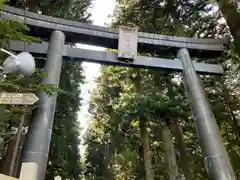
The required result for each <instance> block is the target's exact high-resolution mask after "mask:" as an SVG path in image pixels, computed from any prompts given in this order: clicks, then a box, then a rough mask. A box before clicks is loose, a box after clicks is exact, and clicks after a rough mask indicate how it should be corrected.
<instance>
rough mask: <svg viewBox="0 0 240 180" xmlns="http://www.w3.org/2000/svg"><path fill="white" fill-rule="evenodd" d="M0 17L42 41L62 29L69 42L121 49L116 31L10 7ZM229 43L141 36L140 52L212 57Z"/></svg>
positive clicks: (145, 34) (218, 40)
mask: <svg viewBox="0 0 240 180" xmlns="http://www.w3.org/2000/svg"><path fill="white" fill-rule="evenodd" d="M0 18H1V19H5V20H14V21H18V22H23V23H26V24H28V25H29V26H30V27H34V28H32V31H35V34H36V35H37V36H39V37H41V38H43V39H49V37H50V34H51V32H52V31H53V30H60V31H63V32H64V33H65V35H66V42H72V43H85V44H91V45H96V46H102V47H106V48H113V49H117V47H118V30H117V29H110V28H105V27H100V26H94V25H89V24H85V23H80V22H77V21H71V20H65V19H60V18H54V17H51V16H45V15H42V14H37V13H32V12H28V11H24V10H21V9H17V8H13V7H8V6H7V7H6V8H4V9H3V10H1V17H0ZM33 34H34V33H33ZM226 44H228V40H227V39H196V38H187V37H176V36H165V35H158V34H151V33H144V32H139V33H138V52H153V51H154V52H155V53H157V54H162V55H167V54H176V52H177V50H178V49H179V48H187V49H188V50H189V52H190V54H191V56H192V57H208V58H211V57H216V56H219V54H220V53H221V52H222V51H223V50H224V47H225V45H226Z"/></svg>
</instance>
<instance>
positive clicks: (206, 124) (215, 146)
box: [177, 49, 235, 180]
mask: <svg viewBox="0 0 240 180" xmlns="http://www.w3.org/2000/svg"><path fill="white" fill-rule="evenodd" d="M177 57H178V58H179V59H181V61H182V64H183V74H184V81H185V85H186V91H187V95H188V98H189V100H190V105H191V108H192V111H193V117H194V120H195V123H196V129H197V135H198V139H199V142H200V146H201V149H202V151H203V155H204V162H205V165H206V169H207V172H208V178H209V180H235V177H234V173H233V169H232V166H231V163H230V160H229V157H228V154H227V151H226V149H225V147H224V144H223V140H222V138H221V135H220V130H219V128H218V125H217V123H216V120H215V117H214V115H213V112H212V110H211V108H210V105H209V103H208V101H207V99H206V97H205V95H204V90H203V86H202V84H201V82H200V80H199V78H198V75H197V73H196V71H195V69H194V66H193V63H192V60H191V58H190V55H189V52H188V50H187V49H180V50H179V51H178V55H177Z"/></svg>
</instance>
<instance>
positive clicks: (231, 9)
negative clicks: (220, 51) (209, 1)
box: [218, 0, 240, 55]
mask: <svg viewBox="0 0 240 180" xmlns="http://www.w3.org/2000/svg"><path fill="white" fill-rule="evenodd" d="M218 2H219V7H220V10H221V12H222V13H223V16H224V18H225V19H226V21H227V24H228V26H229V28H230V31H231V34H232V36H233V38H234V44H235V50H236V53H238V54H239V55H240V25H239V24H240V13H239V12H238V8H237V3H236V2H233V1H232V0H218Z"/></svg>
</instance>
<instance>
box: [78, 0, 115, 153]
mask: <svg viewBox="0 0 240 180" xmlns="http://www.w3.org/2000/svg"><path fill="white" fill-rule="evenodd" d="M115 4H116V0H94V1H93V5H92V7H91V8H90V9H89V11H90V12H91V14H92V18H91V19H92V20H93V24H94V25H98V26H105V24H106V23H107V24H108V23H109V22H110V21H111V19H110V18H109V15H112V13H113V10H114V8H115ZM77 47H78V48H82V49H91V50H97V51H105V50H106V48H103V47H96V46H90V45H84V44H77ZM83 68H84V75H85V76H86V80H85V81H86V83H85V84H83V85H82V86H81V90H82V93H81V97H82V98H83V101H82V104H83V106H81V110H80V112H79V113H78V120H79V121H80V124H81V129H82V130H81V139H82V136H83V135H84V133H85V132H86V130H87V128H88V126H89V124H90V122H91V116H90V114H89V113H88V107H89V101H90V99H91V93H90V92H91V91H92V90H93V89H94V87H96V84H95V83H94V80H95V79H96V78H97V77H98V76H99V74H100V64H94V63H87V62H83ZM80 153H81V154H83V153H84V146H82V145H81V146H80Z"/></svg>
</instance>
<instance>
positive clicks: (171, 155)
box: [162, 123, 179, 180]
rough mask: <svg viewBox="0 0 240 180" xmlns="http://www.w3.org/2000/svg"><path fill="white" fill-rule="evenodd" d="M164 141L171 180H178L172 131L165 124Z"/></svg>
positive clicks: (163, 130) (163, 129)
mask: <svg viewBox="0 0 240 180" xmlns="http://www.w3.org/2000/svg"><path fill="white" fill-rule="evenodd" d="M162 140H163V142H164V149H165V162H166V165H167V170H168V174H169V180H178V177H179V174H178V167H177V161H176V156H175V149H174V145H173V142H172V136H171V131H170V129H169V127H168V125H166V124H165V123H164V124H163V128H162Z"/></svg>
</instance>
